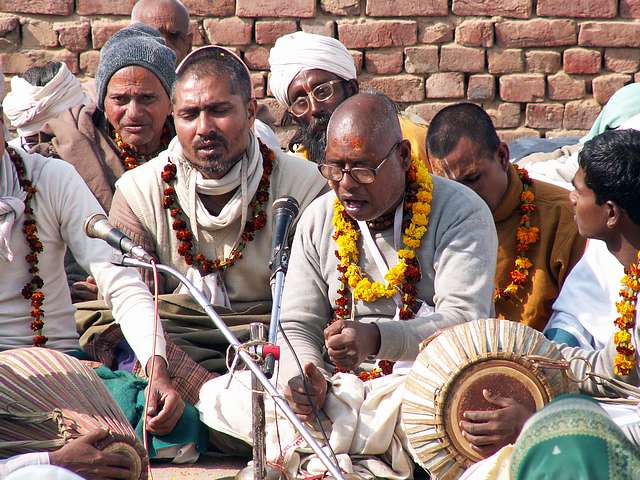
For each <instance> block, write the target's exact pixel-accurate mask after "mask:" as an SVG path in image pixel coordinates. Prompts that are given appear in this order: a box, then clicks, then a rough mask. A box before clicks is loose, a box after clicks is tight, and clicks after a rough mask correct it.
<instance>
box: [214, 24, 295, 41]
mask: <svg viewBox="0 0 640 480" xmlns="http://www.w3.org/2000/svg"><path fill="white" fill-rule="evenodd" d="M205 22H206V20H205ZM296 30H298V25H297V24H296V22H295V20H275V21H258V22H256V43H260V44H272V43H275V42H276V40H277V39H278V38H280V37H281V36H283V35H286V34H287V33H293V32H295V31H296Z"/></svg>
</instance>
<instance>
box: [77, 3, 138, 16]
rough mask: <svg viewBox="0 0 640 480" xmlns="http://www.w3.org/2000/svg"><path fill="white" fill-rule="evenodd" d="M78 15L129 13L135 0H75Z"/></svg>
mask: <svg viewBox="0 0 640 480" xmlns="http://www.w3.org/2000/svg"><path fill="white" fill-rule="evenodd" d="M77 1H78V6H77V12H78V15H131V9H132V8H133V4H134V3H136V0H77Z"/></svg>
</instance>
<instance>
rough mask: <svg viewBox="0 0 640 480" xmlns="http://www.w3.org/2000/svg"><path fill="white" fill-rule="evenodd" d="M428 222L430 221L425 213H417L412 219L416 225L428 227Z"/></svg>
mask: <svg viewBox="0 0 640 480" xmlns="http://www.w3.org/2000/svg"><path fill="white" fill-rule="evenodd" d="M428 222H429V220H428V218H427V216H426V215H425V214H424V213H417V214H415V215H413V216H412V217H411V223H414V224H416V225H421V226H426V225H427V223H428Z"/></svg>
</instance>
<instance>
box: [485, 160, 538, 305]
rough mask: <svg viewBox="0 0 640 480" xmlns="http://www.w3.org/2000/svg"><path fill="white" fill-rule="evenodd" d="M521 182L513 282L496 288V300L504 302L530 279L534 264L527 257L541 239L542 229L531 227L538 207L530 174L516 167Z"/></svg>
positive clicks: (511, 274) (510, 276)
mask: <svg viewBox="0 0 640 480" xmlns="http://www.w3.org/2000/svg"><path fill="white" fill-rule="evenodd" d="M514 168H515V169H516V172H517V173H518V176H519V177H520V180H521V181H522V193H521V194H520V213H521V216H520V225H519V226H518V229H517V230H516V240H517V242H518V243H517V245H516V253H517V255H516V260H515V267H514V269H513V270H512V271H511V272H510V273H509V278H510V279H511V282H510V283H509V285H507V286H506V287H504V288H500V287H496V290H495V293H494V300H495V301H498V300H504V299H510V298H514V297H515V296H516V295H517V293H518V290H520V288H521V287H522V285H524V284H525V283H526V281H527V280H528V279H529V269H530V268H531V267H533V263H532V262H531V260H529V258H528V257H527V252H528V251H529V249H530V248H531V245H533V244H534V243H536V242H537V241H538V239H539V238H540V229H539V228H538V227H532V226H531V217H530V216H531V214H532V213H533V212H535V210H536V205H535V203H533V202H534V201H535V195H534V194H533V192H532V191H531V185H532V184H533V181H532V180H531V177H529V173H528V172H527V171H526V170H525V169H524V168H521V167H518V166H517V165H514Z"/></svg>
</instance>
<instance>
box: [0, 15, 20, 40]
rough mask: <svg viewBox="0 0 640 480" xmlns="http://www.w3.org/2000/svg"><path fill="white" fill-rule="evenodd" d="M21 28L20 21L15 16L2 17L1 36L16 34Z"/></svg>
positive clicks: (0, 18)
mask: <svg viewBox="0 0 640 480" xmlns="http://www.w3.org/2000/svg"><path fill="white" fill-rule="evenodd" d="M19 26H20V19H19V18H18V17H16V16H15V15H7V16H1V17H0V35H1V36H4V35H6V34H7V33H11V32H14V31H15V30H17V29H18V27H19Z"/></svg>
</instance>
